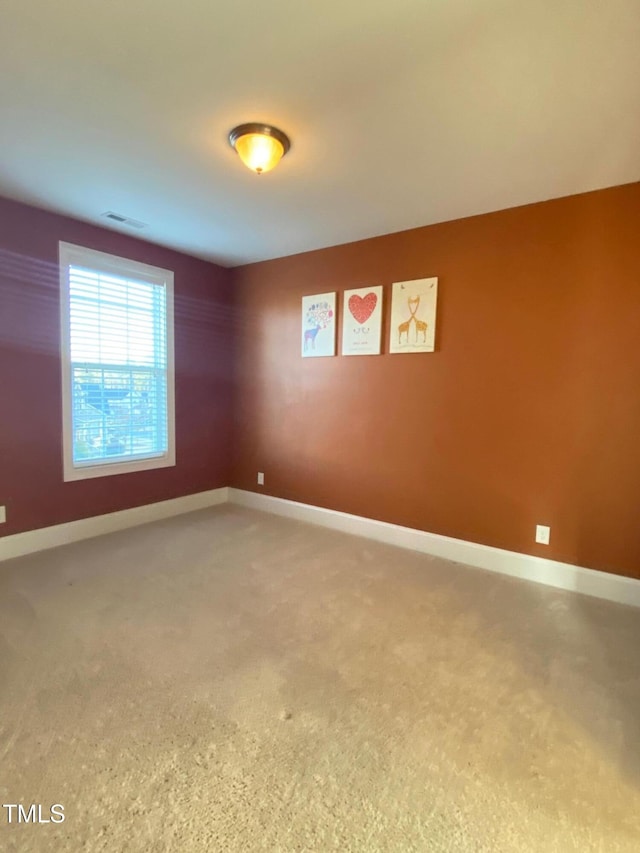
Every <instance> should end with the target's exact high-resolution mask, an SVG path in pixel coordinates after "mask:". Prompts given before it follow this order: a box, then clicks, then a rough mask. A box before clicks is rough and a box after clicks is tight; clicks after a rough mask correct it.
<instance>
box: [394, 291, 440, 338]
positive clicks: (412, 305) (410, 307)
mask: <svg viewBox="0 0 640 853" xmlns="http://www.w3.org/2000/svg"><path fill="white" fill-rule="evenodd" d="M437 299H438V279H437V278H418V279H414V280H413V281H396V282H394V284H393V291H392V294H391V324H390V329H389V352H390V353H402V352H434V350H435V337H436V303H437Z"/></svg>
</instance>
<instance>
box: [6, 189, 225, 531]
mask: <svg viewBox="0 0 640 853" xmlns="http://www.w3.org/2000/svg"><path fill="white" fill-rule="evenodd" d="M59 240H63V241H66V242H69V243H77V244H79V245H82V246H88V247H90V248H92V249H97V250H99V251H103V252H110V253H112V254H116V255H121V256H124V257H127V258H131V259H133V260H136V261H141V262H144V263H148V264H153V265H155V266H160V267H163V268H165V269H171V270H173V271H174V273H175V279H174V287H175V296H174V299H175V364H176V454H177V464H176V466H175V468H163V469H159V470H156V471H144V472H139V473H133V474H125V475H121V476H110V477H105V478H98V479H93V480H85V481H79V482H72V483H64V482H63V479H62V437H61V418H62V414H61V400H60V395H61V391H60V384H61V379H60V343H59V334H60V324H59V306H58V293H59V278H58V241H59ZM230 278H231V275H230V272H229V271H228V270H225V269H222V268H221V267H218V266H216V265H214V264H209V263H205V262H204V261H199V260H196V259H194V258H191V257H188V256H187V255H183V254H180V253H178V252H174V251H171V250H169V249H165V248H162V247H160V246H156V245H153V244H150V243H145V242H143V241H140V240H136V239H133V238H131V237H129V236H127V235H123V234H120V233H116V232H113V231H108V230H105V229H101V228H97V227H95V226H93V225H88V224H85V223H81V222H78V221H75V220H73V219H68V218H66V217H63V216H58V215H55V214H52V213H47V212H45V211H42V210H38V209H35V208H32V207H29V206H27V205H23V204H18V203H16V202H12V201H8V200H5V199H0V505H2V504H4V505H6V507H7V523H6V524H3V525H0V536H4V535H8V534H11V533H17V532H20V531H24V530H31V529H34V528H38V527H45V526H48V525H51V524H58V523H61V522H65V521H72V520H75V519H79V518H84V517H87V516H93V515H100V514H102V513H106V512H113V511H115V510H120V509H126V508H129V507H133V506H139V505H142V504H147V503H152V502H154V501H160V500H165V499H168V498H175V497H179V496H181V495H187V494H191V493H194V492H200V491H204V490H206V489H213V488H217V487H220V486H227V485H228V484H229V473H230V472H229V459H230V455H231V402H232V389H231V374H232V364H231V362H232V357H233V352H232V349H233V338H232V304H231V299H232V291H231V282H230Z"/></svg>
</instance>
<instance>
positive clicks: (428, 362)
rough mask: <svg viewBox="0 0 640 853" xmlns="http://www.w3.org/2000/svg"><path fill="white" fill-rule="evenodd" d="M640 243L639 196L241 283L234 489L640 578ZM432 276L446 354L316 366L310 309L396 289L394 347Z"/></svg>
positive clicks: (543, 210)
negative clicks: (363, 290)
mask: <svg viewBox="0 0 640 853" xmlns="http://www.w3.org/2000/svg"><path fill="white" fill-rule="evenodd" d="M639 225H640V184H631V185H628V186H622V187H616V188H613V189H608V190H603V191H600V192H595V193H587V194H584V195H579V196H573V197H570V198H564V199H558V200H555V201H550V202H545V203H542V204H535V205H528V206H526V207H520V208H515V209H512V210H505V211H501V212H499V213H493V214H488V215H485V216H476V217H472V218H469V219H463V220H458V221H456V222H448V223H444V224H441V225H434V226H430V227H427V228H420V229H416V230H412V231H405V232H403V233H399V234H393V235H389V236H386V237H379V238H376V239H372V240H364V241H361V242H358V243H352V244H349V245H344V246H337V247H334V248H331V249H326V250H322V251H317V252H309V253H305V254H301V255H297V256H294V257H289V258H282V259H279V260H275V261H267V262H264V263H260V264H253V265H249V266H246V267H243V268H239V269H237V270H235V271H234V276H235V278H236V282H237V288H238V292H237V300H238V308H239V315H238V316H239V318H240V320H241V324H240V327H239V332H238V372H237V406H236V436H235V441H234V446H235V450H236V464H235V472H234V478H233V484H234V485H235V486H238V487H240V488H244V489H252V490H255V491H264V492H266V493H268V494H272V495H277V496H280V497H284V498H291V499H293V500H298V501H303V502H305V503H310V504H316V505H320V506H324V507H329V508H333V509H337V510H343V511H346V512H351V513H355V514H357V515H363V516H368V517H371V518H376V519H381V520H384V521H390V522H396V523H398V524H402V525H408V526H410V527H415V528H419V529H423V530H428V531H432V532H435V533H442V534H446V535H449V536H454V537H458V538H461V539H466V540H471V541H474V542H481V543H484V544H487V545H494V546H498V547H501V548H506V549H509V550H514V551H520V552H525V553H531V554H538V555H540V556H547V557H550V558H554V559H558V560H563V561H566V562H569V563H574V564H578V565H582V566H587V567H592V568H596V569H603V570H606V571H611V572H618V573H621V574H627V575H630V576H633V577H640V236H639ZM426 276H438V277H439V292H438V321H437V323H438V328H437V331H436V352H435V353H433V354H426V355H425V354H420V355H409V354H402V355H389V354H386V355H381V356H361V357H351V358H343V357H340V356H338V357H336V358H318V359H302V358H301V357H300V313H301V310H300V300H301V297H302V296H303V295H305V294H313V293H324V292H327V291H332V290H337V291H338V292H339V294H340V292H341V291H343V290H345V289H347V288H351V287H362V286H366V285H375V284H382V285H384V286H385V317H386V322H387V326H386V330H385V333H384V340H385V347H386V341H388V321H389V297H390V290H391V283H392V282H393V281H403V280H408V279H414V278H422V277H426ZM341 304H342V299H341V298H339V306H341ZM340 333H341V326H340V324H339V326H338V341H340ZM257 471H264V472H265V475H266V486H265V488H264V489H259V488H258V487H257V486H256V472H257ZM537 523H540V524H549V525H551V545H550V546H548V547H545V546H541V545H535V543H534V541H533V540H534V530H535V525H536V524H537Z"/></svg>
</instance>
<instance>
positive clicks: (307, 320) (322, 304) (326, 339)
mask: <svg viewBox="0 0 640 853" xmlns="http://www.w3.org/2000/svg"><path fill="white" fill-rule="evenodd" d="M335 297H336V295H335V293H323V294H320V295H319V296H303V297H302V356H303V357H305V356H307V357H308V356H322V355H334V354H335Z"/></svg>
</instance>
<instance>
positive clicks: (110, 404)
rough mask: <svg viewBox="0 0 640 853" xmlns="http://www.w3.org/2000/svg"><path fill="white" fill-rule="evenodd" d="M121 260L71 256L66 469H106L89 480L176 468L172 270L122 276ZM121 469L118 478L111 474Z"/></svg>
mask: <svg viewBox="0 0 640 853" xmlns="http://www.w3.org/2000/svg"><path fill="white" fill-rule="evenodd" d="M74 248H77V247H74ZM101 258H103V259H104V258H106V259H107V260H101ZM118 260H120V259H116V258H110V256H101V255H100V253H89V252H88V253H87V257H86V258H82V257H80V256H78V253H77V252H76V253H74V252H71V253H70V257H69V258H68V262H67V263H66V264H65V265H64V273H65V275H64V278H63V288H65V290H66V294H65V296H66V298H64V299H63V309H64V310H65V317H64V318H63V346H64V347H65V349H66V353H65V354H66V356H67V370H66V371H65V372H66V376H65V377H64V379H65V381H66V383H67V406H66V408H67V409H68V411H67V412H66V416H67V419H68V420H69V421H70V423H68V424H67V433H68V435H67V441H66V445H67V446H66V448H65V449H66V451H67V454H66V455H67V456H70V459H66V460H65V461H66V462H67V465H66V466H65V467H69V463H70V467H71V468H72V469H73V470H74V471H76V472H80V475H81V476H82V471H83V469H90V468H95V466H101V469H102V470H99V471H94V472H93V473H91V474H88V476H98V475H100V474H101V473H119V472H120V470H131V463H135V462H141V461H147V462H148V463H150V464H145V465H144V466H143V467H156V466H155V465H154V464H153V460H156V461H157V462H158V463H160V464H162V465H164V464H173V461H172V460H170V458H169V457H170V456H171V455H172V444H173V441H172V439H173V436H172V423H173V415H172V412H171V411H170V406H169V403H170V401H172V399H173V393H172V391H173V389H172V388H171V387H170V383H171V382H172V374H173V371H172V366H171V365H170V356H171V355H172V347H170V346H169V323H168V318H169V313H170V312H169V310H168V308H169V307H170V306H169V300H170V297H172V293H170V284H171V283H170V282H168V281H167V280H166V278H167V277H166V275H164V273H165V272H166V271H163V270H156V269H155V268H152V267H142V265H135V264H134V265H132V264H130V263H128V262H126V261H122V263H121V264H120V266H121V267H122V269H121V271H120V272H119V271H118V266H119V264H118V263H117V261H118ZM132 266H133V267H136V266H140V270H139V273H140V274H138V275H136V270H135V269H133V271H131V269H127V267H132ZM158 274H161V275H158ZM154 279H155V280H154ZM65 330H66V332H67V334H66V336H65V334H64V331H65ZM65 337H66V338H67V340H64V338H65ZM116 463H119V465H120V467H119V468H118V470H117V471H111V470H105V466H109V467H111V466H112V465H114V464H116ZM123 465H124V467H122V466H123ZM84 476H87V473H86V471H85V474H84ZM72 478H73V477H67V479H72Z"/></svg>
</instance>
